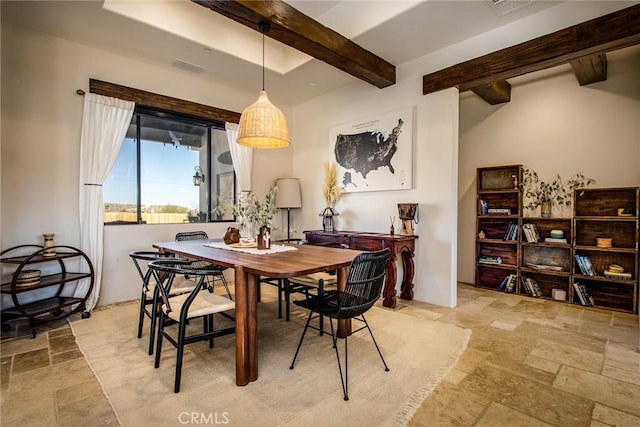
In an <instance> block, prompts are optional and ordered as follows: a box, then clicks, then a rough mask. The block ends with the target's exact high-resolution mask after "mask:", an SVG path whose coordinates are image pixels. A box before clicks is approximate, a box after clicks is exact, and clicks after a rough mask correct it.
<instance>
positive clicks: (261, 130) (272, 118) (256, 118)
mask: <svg viewBox="0 0 640 427" xmlns="http://www.w3.org/2000/svg"><path fill="white" fill-rule="evenodd" d="M258 30H260V32H261V33H262V90H261V91H260V95H259V96H258V100H257V101H256V102H255V103H253V104H251V105H249V106H248V107H247V108H245V110H244V111H243V112H242V115H241V116H240V123H239V125H238V144H240V145H244V146H246V147H252V148H282V147H287V146H288V145H289V129H288V128H287V119H286V118H285V116H284V114H283V113H282V111H280V110H279V109H278V108H277V107H276V106H274V105H273V104H272V103H271V102H270V101H269V98H268V97H267V92H266V91H265V90H264V35H265V33H266V32H268V31H269V23H268V22H261V23H260V24H258Z"/></svg>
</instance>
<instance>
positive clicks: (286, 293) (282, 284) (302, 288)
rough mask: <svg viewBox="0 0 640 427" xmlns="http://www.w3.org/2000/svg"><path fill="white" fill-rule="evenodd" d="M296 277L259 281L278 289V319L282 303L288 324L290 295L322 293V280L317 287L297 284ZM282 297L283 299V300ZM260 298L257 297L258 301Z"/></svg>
mask: <svg viewBox="0 0 640 427" xmlns="http://www.w3.org/2000/svg"><path fill="white" fill-rule="evenodd" d="M277 241H278V242H285V243H296V244H299V245H305V244H307V241H306V240H305V239H283V240H277ZM318 246H331V247H336V248H342V249H348V248H349V246H348V245H346V244H344V243H341V244H335V243H327V244H324V245H318ZM296 279H297V278H296V277H292V278H291V279H276V278H272V277H263V278H261V279H260V284H262V283H266V284H269V285H273V286H275V287H276V288H278V319H282V301H284V303H285V320H286V321H287V322H288V321H289V320H290V317H291V316H290V311H291V294H303V295H304V296H305V298H307V299H308V298H310V297H311V296H313V294H312V293H310V292H309V291H312V290H315V291H316V292H315V294H316V295H320V294H322V293H323V292H324V281H323V280H322V279H320V280H318V282H317V285H315V286H312V285H308V284H305V283H299V282H298V281H297V280H296ZM258 289H259V288H258ZM283 297H284V298H283ZM259 300H260V297H259V296H258V301H259ZM322 325H323V324H322V317H320V329H318V330H319V331H320V335H322V333H323V327H322Z"/></svg>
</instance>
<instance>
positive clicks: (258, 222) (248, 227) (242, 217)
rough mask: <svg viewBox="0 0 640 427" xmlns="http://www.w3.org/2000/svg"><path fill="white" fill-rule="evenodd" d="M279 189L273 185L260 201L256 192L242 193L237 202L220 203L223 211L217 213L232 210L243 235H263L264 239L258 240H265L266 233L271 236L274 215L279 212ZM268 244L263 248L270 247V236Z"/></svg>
mask: <svg viewBox="0 0 640 427" xmlns="http://www.w3.org/2000/svg"><path fill="white" fill-rule="evenodd" d="M277 191H278V187H276V186H273V187H271V189H270V190H269V192H268V193H267V195H266V196H265V197H264V200H263V201H260V200H259V199H258V197H257V196H256V194H255V193H254V192H252V191H248V192H246V193H243V194H242V195H240V196H239V197H238V201H237V202H236V203H235V204H234V203H231V202H228V201H227V202H221V203H219V205H218V206H220V209H219V210H220V211H221V212H217V213H218V214H220V213H222V212H231V213H232V214H233V215H234V216H235V217H236V218H238V222H239V224H240V229H241V235H242V237H250V238H255V237H256V236H258V235H262V239H258V240H264V237H265V233H267V234H268V235H269V237H270V233H271V224H272V222H273V217H274V216H275V215H276V213H277V212H278V208H276V192H277ZM266 246H267V247H266V248H261V249H268V246H270V238H267V239H266Z"/></svg>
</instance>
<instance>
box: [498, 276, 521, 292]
mask: <svg viewBox="0 0 640 427" xmlns="http://www.w3.org/2000/svg"><path fill="white" fill-rule="evenodd" d="M517 280H518V276H517V275H516V274H513V273H511V274H509V275H508V276H507V277H505V278H504V280H503V281H502V283H500V286H498V289H497V290H498V291H505V292H509V293H511V292H515V290H516V281H517Z"/></svg>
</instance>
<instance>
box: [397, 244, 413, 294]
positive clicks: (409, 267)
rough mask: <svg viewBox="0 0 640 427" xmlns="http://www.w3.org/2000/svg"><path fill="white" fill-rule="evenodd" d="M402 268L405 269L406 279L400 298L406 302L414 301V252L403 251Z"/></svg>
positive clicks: (404, 279) (401, 288)
mask: <svg viewBox="0 0 640 427" xmlns="http://www.w3.org/2000/svg"><path fill="white" fill-rule="evenodd" d="M402 268H403V269H404V278H403V280H402V285H401V287H400V298H402V299H406V300H412V299H413V283H412V282H413V268H414V266H413V251H410V250H404V251H402Z"/></svg>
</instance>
